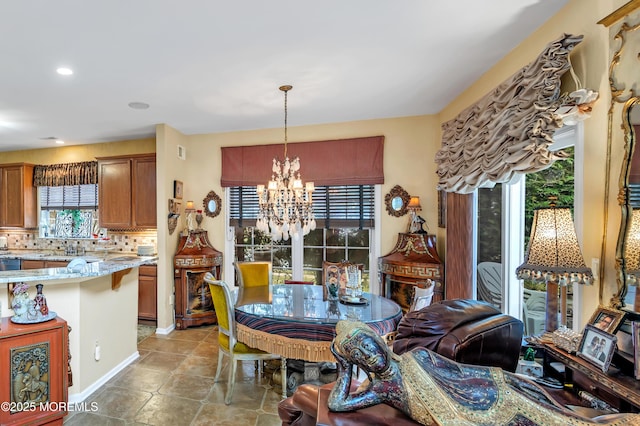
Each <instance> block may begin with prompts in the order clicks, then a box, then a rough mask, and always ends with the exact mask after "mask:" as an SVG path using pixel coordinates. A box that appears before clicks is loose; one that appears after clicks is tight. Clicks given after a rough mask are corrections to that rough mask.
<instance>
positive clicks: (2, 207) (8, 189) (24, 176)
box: [0, 163, 38, 228]
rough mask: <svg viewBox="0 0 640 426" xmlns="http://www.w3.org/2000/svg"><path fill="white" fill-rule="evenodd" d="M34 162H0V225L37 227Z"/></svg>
mask: <svg viewBox="0 0 640 426" xmlns="http://www.w3.org/2000/svg"><path fill="white" fill-rule="evenodd" d="M36 210H37V188H36V187H34V186H33V164H26V163H17V164H0V227H12V228H36V227H37V226H38V215H37V211H36Z"/></svg>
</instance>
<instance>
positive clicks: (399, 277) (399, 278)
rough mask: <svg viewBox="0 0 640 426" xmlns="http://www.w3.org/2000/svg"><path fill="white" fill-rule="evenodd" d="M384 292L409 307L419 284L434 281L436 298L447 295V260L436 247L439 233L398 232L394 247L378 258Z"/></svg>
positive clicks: (402, 305) (423, 285)
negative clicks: (445, 281) (445, 274)
mask: <svg viewBox="0 0 640 426" xmlns="http://www.w3.org/2000/svg"><path fill="white" fill-rule="evenodd" d="M378 271H379V273H380V283H381V285H382V288H381V294H382V295H384V296H385V297H387V298H390V299H392V300H394V301H395V302H396V303H398V304H399V305H400V307H401V308H402V310H403V311H405V312H406V311H407V310H408V309H409V306H410V305H411V300H412V299H413V292H414V289H415V287H416V286H418V287H426V286H427V285H428V284H427V282H428V281H427V280H431V281H433V285H434V286H435V288H434V293H433V302H438V301H440V300H442V298H443V295H444V264H443V263H442V261H441V260H440V256H438V251H437V250H436V236H435V235H429V234H422V233H401V234H398V241H397V242H396V245H395V247H394V248H393V250H391V252H390V253H388V254H387V255H385V256H382V257H380V258H379V259H378Z"/></svg>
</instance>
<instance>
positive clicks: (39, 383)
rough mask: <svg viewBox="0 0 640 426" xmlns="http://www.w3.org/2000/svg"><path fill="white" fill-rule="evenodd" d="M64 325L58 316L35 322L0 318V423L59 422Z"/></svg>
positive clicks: (63, 400)
mask: <svg viewBox="0 0 640 426" xmlns="http://www.w3.org/2000/svg"><path fill="white" fill-rule="evenodd" d="M67 344H68V329H67V322H66V321H65V320H63V319H62V318H60V317H58V318H55V319H52V320H50V321H46V322H41V323H38V324H14V323H12V322H11V320H10V319H9V318H8V317H5V318H2V319H1V320H0V369H2V371H3V374H2V376H1V377H2V379H1V380H0V381H1V382H2V386H0V401H2V402H3V403H4V404H5V406H3V409H2V410H0V424H2V425H24V424H29V425H62V423H63V417H64V416H65V415H66V414H67V388H68V381H67V379H68V376H67V367H68V355H69V353H68V348H67Z"/></svg>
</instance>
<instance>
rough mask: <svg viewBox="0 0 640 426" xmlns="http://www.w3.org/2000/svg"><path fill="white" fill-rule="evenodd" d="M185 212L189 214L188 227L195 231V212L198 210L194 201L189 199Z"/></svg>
mask: <svg viewBox="0 0 640 426" xmlns="http://www.w3.org/2000/svg"><path fill="white" fill-rule="evenodd" d="M184 212H185V213H186V214H187V229H188V231H194V230H195V229H196V225H195V223H194V220H193V214H194V213H195V212H196V209H195V207H194V204H193V201H187V207H186V208H185V209H184Z"/></svg>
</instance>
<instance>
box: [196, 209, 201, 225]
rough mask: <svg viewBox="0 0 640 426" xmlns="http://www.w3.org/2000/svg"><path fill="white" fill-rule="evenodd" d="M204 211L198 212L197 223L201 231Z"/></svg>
mask: <svg viewBox="0 0 640 426" xmlns="http://www.w3.org/2000/svg"><path fill="white" fill-rule="evenodd" d="M202 219H203V218H202V211H201V210H198V211H197V212H196V223H197V224H198V229H200V224H201V223H202Z"/></svg>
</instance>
